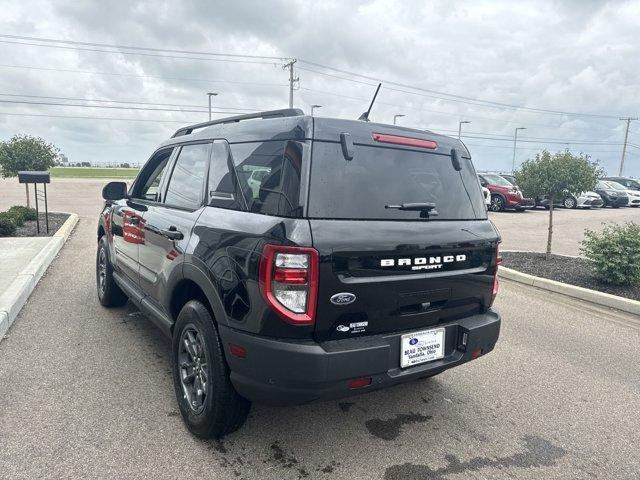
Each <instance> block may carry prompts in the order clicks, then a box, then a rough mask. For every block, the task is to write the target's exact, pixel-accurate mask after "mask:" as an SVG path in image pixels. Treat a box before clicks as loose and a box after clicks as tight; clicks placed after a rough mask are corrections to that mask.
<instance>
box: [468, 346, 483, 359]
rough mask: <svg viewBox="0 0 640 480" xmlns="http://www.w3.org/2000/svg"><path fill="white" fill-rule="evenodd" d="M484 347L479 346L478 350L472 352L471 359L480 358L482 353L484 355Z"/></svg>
mask: <svg viewBox="0 0 640 480" xmlns="http://www.w3.org/2000/svg"><path fill="white" fill-rule="evenodd" d="M482 353H483V352H482V349H481V348H479V349H477V350H474V351H473V352H471V359H472V360H475V359H476V358H478V357H479V356H480V355H482Z"/></svg>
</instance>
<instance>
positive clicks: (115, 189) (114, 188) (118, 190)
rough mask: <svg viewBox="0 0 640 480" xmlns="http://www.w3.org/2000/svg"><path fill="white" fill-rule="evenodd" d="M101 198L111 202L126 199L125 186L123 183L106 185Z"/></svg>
mask: <svg viewBox="0 0 640 480" xmlns="http://www.w3.org/2000/svg"><path fill="white" fill-rule="evenodd" d="M102 198H104V199H105V200H111V201H116V200H122V199H123V198H127V184H126V183H124V182H109V183H107V184H106V185H105V186H104V187H103V189H102Z"/></svg>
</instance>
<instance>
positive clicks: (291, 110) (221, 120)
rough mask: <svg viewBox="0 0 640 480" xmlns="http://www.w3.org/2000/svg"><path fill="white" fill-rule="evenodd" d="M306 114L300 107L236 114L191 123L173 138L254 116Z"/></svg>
mask: <svg viewBox="0 0 640 480" xmlns="http://www.w3.org/2000/svg"><path fill="white" fill-rule="evenodd" d="M300 115H304V112H303V111H302V110H300V109H299V108H283V109H281V110H267V111H264V112H257V113H248V114H246V115H236V116H235V117H226V118H219V119H217V120H210V121H208V122H202V123H196V124H195V125H189V126H187V127H182V128H180V129H178V130H177V131H176V133H174V134H173V135H172V136H171V138H175V137H180V136H182V135H189V134H190V133H192V132H193V131H194V130H197V129H199V128H205V127H210V126H211V125H221V124H224V123H236V122H241V121H243V120H251V119H254V118H277V117H297V116H300Z"/></svg>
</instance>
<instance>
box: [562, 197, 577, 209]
mask: <svg viewBox="0 0 640 480" xmlns="http://www.w3.org/2000/svg"><path fill="white" fill-rule="evenodd" d="M575 206H576V201H575V199H574V198H573V197H567V198H565V199H564V207H565V208H574V207H575Z"/></svg>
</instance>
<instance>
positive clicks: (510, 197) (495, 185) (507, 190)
mask: <svg viewBox="0 0 640 480" xmlns="http://www.w3.org/2000/svg"><path fill="white" fill-rule="evenodd" d="M478 179H479V180H480V185H482V186H483V187H486V188H488V189H489V191H490V192H491V205H490V206H489V210H491V211H492V212H501V211H503V210H505V209H507V208H513V209H514V210H516V211H522V210H524V209H525V208H528V207H533V206H534V205H535V202H534V200H533V199H532V198H524V196H523V195H522V192H521V191H520V189H519V188H518V187H517V186H515V185H513V184H512V183H511V182H509V181H508V180H506V179H505V178H502V177H501V176H500V175H498V174H495V173H479V174H478Z"/></svg>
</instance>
